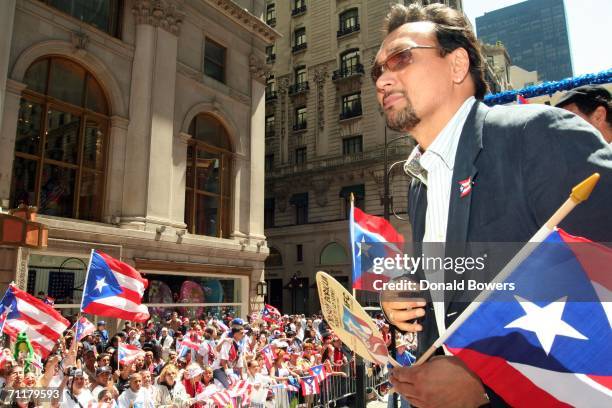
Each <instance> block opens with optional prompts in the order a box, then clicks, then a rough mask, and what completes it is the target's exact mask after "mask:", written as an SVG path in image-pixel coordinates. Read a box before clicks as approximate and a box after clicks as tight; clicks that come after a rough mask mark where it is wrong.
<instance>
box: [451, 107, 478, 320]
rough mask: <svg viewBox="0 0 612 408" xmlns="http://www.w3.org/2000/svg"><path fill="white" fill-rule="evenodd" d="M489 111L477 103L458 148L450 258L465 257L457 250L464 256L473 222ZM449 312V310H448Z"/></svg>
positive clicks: (467, 121)
mask: <svg viewBox="0 0 612 408" xmlns="http://www.w3.org/2000/svg"><path fill="white" fill-rule="evenodd" d="M488 111H489V108H488V107H487V106H486V105H484V104H483V103H481V102H476V103H475V104H474V106H473V107H472V111H471V112H470V114H469V115H468V117H467V119H466V121H465V124H464V126H463V130H462V131H461V136H460V138H459V145H458V147H457V154H456V156H455V167H454V169H453V180H452V184H451V195H450V203H449V208H448V224H447V230H446V242H447V243H448V244H450V245H447V250H446V256H450V257H453V256H464V254H454V253H453V252H455V250H458V251H460V252H463V248H462V247H463V245H458V244H463V243H465V242H467V239H468V228H469V221H470V208H471V205H472V191H471V189H472V188H473V186H474V180H475V179H476V177H477V175H478V168H477V167H476V160H477V158H478V155H479V154H480V151H481V150H482V129H483V125H484V119H485V117H486V115H487V113H488ZM458 277H460V275H457V274H456V273H455V272H454V271H450V272H447V273H446V278H445V280H446V281H447V282H448V281H453V280H455V279H457V278H458ZM455 295H456V293H454V291H446V292H445V300H446V302H447V305H446V307H447V309H448V307H449V305H450V304H451V302H450V300H452V299H453V298H455ZM447 312H448V310H447Z"/></svg>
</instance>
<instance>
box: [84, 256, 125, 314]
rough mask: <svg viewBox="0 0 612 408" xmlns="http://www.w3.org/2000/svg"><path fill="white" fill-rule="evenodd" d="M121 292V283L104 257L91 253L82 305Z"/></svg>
mask: <svg viewBox="0 0 612 408" xmlns="http://www.w3.org/2000/svg"><path fill="white" fill-rule="evenodd" d="M122 292H123V289H122V288H121V285H120V284H119V282H118V281H117V278H115V275H114V274H113V271H112V270H111V269H110V267H109V266H108V264H107V263H106V261H105V260H104V258H102V256H100V254H98V253H97V252H95V251H94V252H93V253H92V255H91V265H90V266H89V273H88V275H87V282H85V289H84V293H83V307H85V306H87V305H88V304H89V303H91V302H94V301H96V300H98V299H103V298H106V297H111V296H116V295H119V294H121V293H122Z"/></svg>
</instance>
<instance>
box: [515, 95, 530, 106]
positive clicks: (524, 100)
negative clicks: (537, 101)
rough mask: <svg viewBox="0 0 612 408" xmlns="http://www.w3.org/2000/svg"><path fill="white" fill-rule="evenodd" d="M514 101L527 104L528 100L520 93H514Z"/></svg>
mask: <svg viewBox="0 0 612 408" xmlns="http://www.w3.org/2000/svg"><path fill="white" fill-rule="evenodd" d="M516 103H517V104H519V105H528V104H529V101H528V100H527V99H526V98H525V97H524V96H523V95H521V94H516Z"/></svg>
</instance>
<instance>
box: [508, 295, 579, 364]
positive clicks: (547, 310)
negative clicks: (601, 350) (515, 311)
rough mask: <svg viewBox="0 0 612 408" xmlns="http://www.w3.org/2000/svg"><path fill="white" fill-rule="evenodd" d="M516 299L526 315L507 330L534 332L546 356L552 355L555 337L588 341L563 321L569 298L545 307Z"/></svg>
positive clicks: (509, 325)
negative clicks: (566, 301) (551, 350)
mask: <svg viewBox="0 0 612 408" xmlns="http://www.w3.org/2000/svg"><path fill="white" fill-rule="evenodd" d="M514 297H515V298H516V300H517V301H518V302H519V304H520V305H521V307H522V308H523V310H524V311H525V313H526V314H525V315H524V316H521V317H519V318H518V319H516V320H514V321H513V322H511V323H508V324H507V325H506V327H505V328H506V329H510V328H517V329H523V330H527V331H530V332H534V333H535V335H536V337H537V338H538V341H539V342H540V344H541V345H542V348H543V349H544V352H545V353H546V355H548V353H550V349H551V348H552V346H553V343H554V341H555V337H557V336H566V337H572V338H574V339H580V340H588V339H587V338H586V337H585V336H584V335H582V334H581V333H580V332H579V331H577V330H576V329H574V328H573V327H572V326H570V325H569V324H567V323H566V322H564V321H563V320H561V317H562V316H563V309H564V308H565V300H566V299H567V296H564V297H562V298H560V299H558V300H556V301H554V302H552V303H549V304H548V305H546V306H544V307H540V306H538V305H536V304H534V303H532V302H529V301H528V300H525V299H523V298H521V297H520V296H514Z"/></svg>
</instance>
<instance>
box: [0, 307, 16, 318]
mask: <svg viewBox="0 0 612 408" xmlns="http://www.w3.org/2000/svg"><path fill="white" fill-rule="evenodd" d="M12 311H13V306H12V305H8V306H5V307H3V308H2V311H0V313H6V315H7V316H8V315H10V314H11V312H12Z"/></svg>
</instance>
